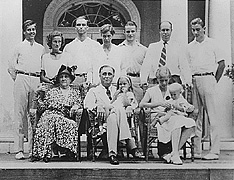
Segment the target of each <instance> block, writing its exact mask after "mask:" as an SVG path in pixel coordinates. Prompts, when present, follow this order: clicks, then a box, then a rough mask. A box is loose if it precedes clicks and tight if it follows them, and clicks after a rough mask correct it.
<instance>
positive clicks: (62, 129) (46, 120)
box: [33, 87, 82, 159]
mask: <svg viewBox="0 0 234 180" xmlns="http://www.w3.org/2000/svg"><path fill="white" fill-rule="evenodd" d="M40 105H41V106H42V107H43V108H44V109H45V111H44V112H43V114H42V116H41V118H40V120H39V121H38V124H37V128H36V132H35V135H34V143H33V156H34V157H37V158H39V159H42V158H45V157H47V158H51V156H52V149H51V144H52V143H54V142H55V143H56V144H57V145H59V146H61V147H64V148H68V149H69V150H70V151H71V152H73V153H75V154H76V153H77V149H78V126H77V122H75V121H74V120H72V119H69V118H68V117H69V110H70V108H71V107H72V106H73V105H78V106H79V108H82V105H81V98H80V93H79V91H77V90H76V89H73V88H70V90H69V92H68V94H67V95H63V94H62V90H61V89H60V88H59V87H56V88H53V89H51V90H50V91H48V92H47V93H46V95H45V98H44V100H43V101H40Z"/></svg>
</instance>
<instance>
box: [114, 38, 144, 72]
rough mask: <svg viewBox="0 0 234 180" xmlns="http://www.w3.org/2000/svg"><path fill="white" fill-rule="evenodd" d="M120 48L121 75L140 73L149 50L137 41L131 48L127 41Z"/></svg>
mask: <svg viewBox="0 0 234 180" xmlns="http://www.w3.org/2000/svg"><path fill="white" fill-rule="evenodd" d="M119 48H120V55H121V56H122V57H121V64H120V71H121V75H126V74H127V73H134V74H136V73H140V70H141V66H142V64H143V61H144V58H145V54H146V51H147V48H146V47H145V46H143V45H142V44H140V43H139V42H137V41H136V42H135V44H134V45H133V46H129V45H127V41H126V40H125V41H124V42H122V43H121V44H120V45H119Z"/></svg>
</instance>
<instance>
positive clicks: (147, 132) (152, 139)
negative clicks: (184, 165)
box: [139, 89, 198, 162]
mask: <svg viewBox="0 0 234 180" xmlns="http://www.w3.org/2000/svg"><path fill="white" fill-rule="evenodd" d="M191 93H192V92H191V90H190V89H186V91H185V98H186V99H187V100H188V102H189V103H191V102H192V98H191V97H192V94H191ZM154 113H157V112H154V111H151V110H150V109H141V111H140V115H139V117H140V119H139V121H141V122H142V124H143V131H142V133H141V134H142V136H144V137H143V138H141V139H142V141H141V142H142V144H143V151H144V155H145V157H146V161H148V160H149V151H150V149H152V148H157V147H158V146H157V143H158V133H157V128H154V127H152V126H151V125H150V124H151V123H152V121H153V119H152V118H151V115H152V114H154ZM197 115H198V112H197V110H194V112H193V113H190V114H189V115H188V117H190V118H192V119H194V120H195V121H196V119H197ZM186 148H189V149H191V161H192V162H193V161H194V138H193V137H192V138H190V139H189V140H188V141H186V143H185V144H184V146H183V147H182V149H183V158H184V159H186V155H187V153H186Z"/></svg>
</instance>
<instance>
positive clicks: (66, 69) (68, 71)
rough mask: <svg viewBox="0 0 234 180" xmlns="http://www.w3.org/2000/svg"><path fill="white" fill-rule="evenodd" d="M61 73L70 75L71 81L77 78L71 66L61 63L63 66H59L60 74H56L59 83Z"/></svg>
mask: <svg viewBox="0 0 234 180" xmlns="http://www.w3.org/2000/svg"><path fill="white" fill-rule="evenodd" d="M61 74H67V75H69V77H70V79H71V82H72V81H74V79H75V75H74V73H73V70H72V68H70V67H69V66H65V65H61V67H60V68H59V71H58V74H57V75H56V83H55V84H57V83H59V77H60V75H61Z"/></svg>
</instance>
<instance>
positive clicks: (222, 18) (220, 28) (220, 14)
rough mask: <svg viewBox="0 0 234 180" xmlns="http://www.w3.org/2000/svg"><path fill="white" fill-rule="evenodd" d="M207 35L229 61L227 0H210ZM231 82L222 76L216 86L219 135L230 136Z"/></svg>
mask: <svg viewBox="0 0 234 180" xmlns="http://www.w3.org/2000/svg"><path fill="white" fill-rule="evenodd" d="M209 9H210V12H209V14H208V16H209V22H208V24H209V37H211V38H214V39H216V40H218V42H219V43H220V45H221V47H222V50H223V51H224V53H225V60H226V64H227V65H228V64H230V63H231V29H230V27H231V19H230V11H231V9H230V1H229V0H210V8H209ZM232 99H233V97H232V83H231V81H230V79H228V78H227V77H222V78H221V80H220V82H219V83H218V86H217V101H218V104H217V105H218V108H217V112H218V116H219V120H220V127H221V132H220V134H221V137H223V138H231V137H233V136H232V128H233V124H232Z"/></svg>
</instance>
